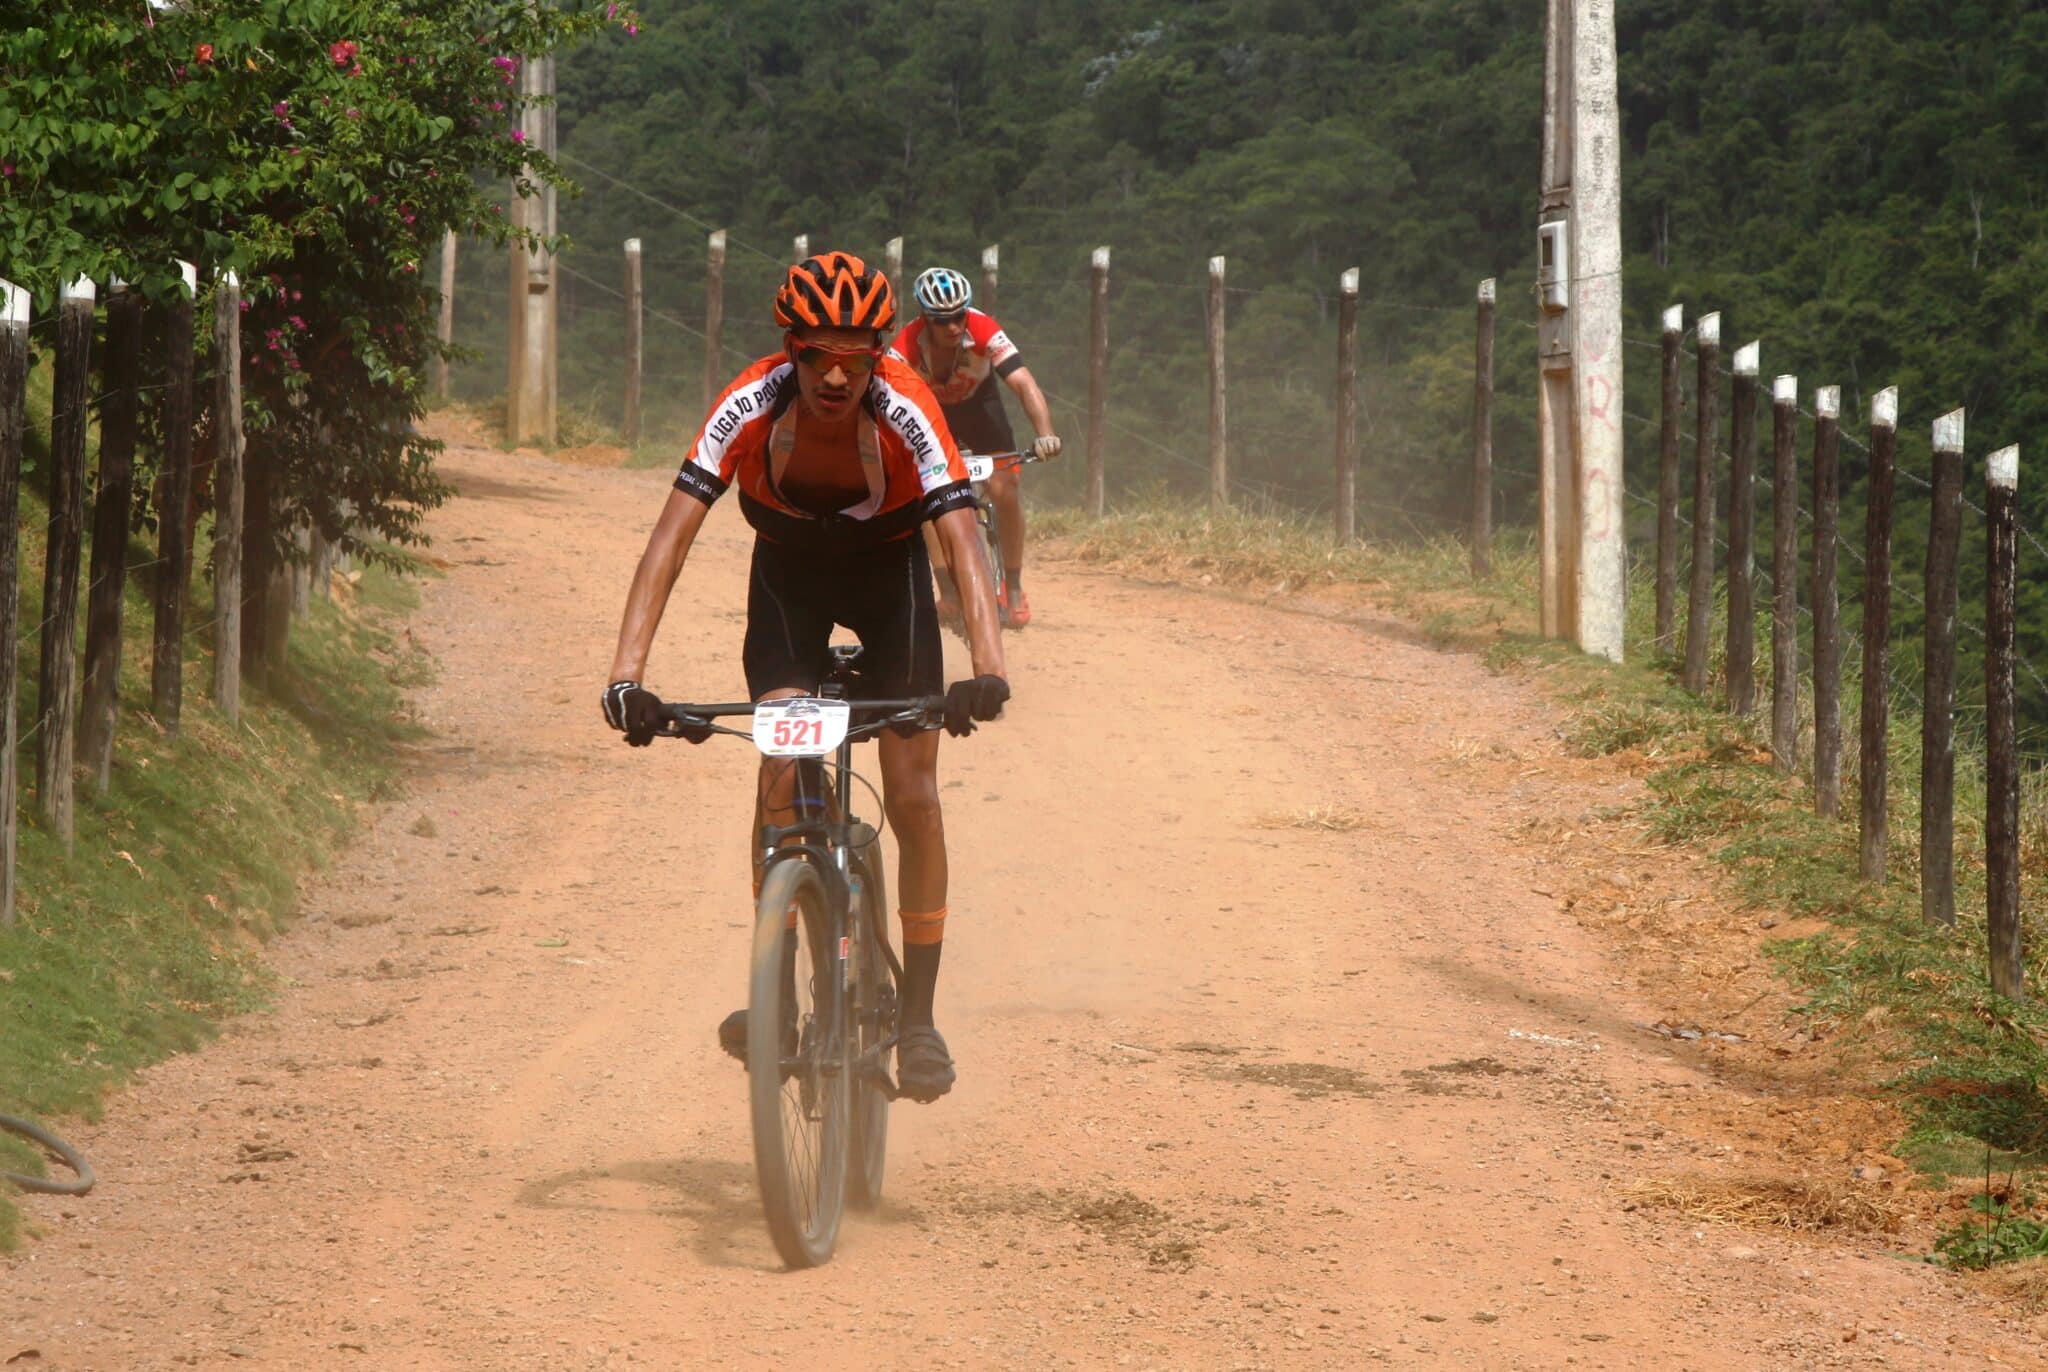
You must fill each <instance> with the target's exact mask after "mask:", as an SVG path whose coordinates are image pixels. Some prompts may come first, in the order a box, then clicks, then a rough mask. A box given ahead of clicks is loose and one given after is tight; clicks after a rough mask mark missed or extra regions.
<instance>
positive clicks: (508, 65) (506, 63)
mask: <svg viewBox="0 0 2048 1372" xmlns="http://www.w3.org/2000/svg"><path fill="white" fill-rule="evenodd" d="M491 65H492V66H494V67H496V68H497V69H498V70H499V71H511V70H512V69H513V68H514V67H516V66H518V65H519V64H518V63H517V62H515V61H513V60H512V59H511V58H509V57H493V58H492V59H491Z"/></svg>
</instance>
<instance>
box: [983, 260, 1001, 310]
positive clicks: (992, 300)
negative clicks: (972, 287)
mask: <svg viewBox="0 0 2048 1372" xmlns="http://www.w3.org/2000/svg"><path fill="white" fill-rule="evenodd" d="M1002 255H1003V250H1002V245H1001V244H999V243H991V244H989V245H988V246H987V247H985V248H983V249H982V250H981V308H982V309H983V310H984V311H986V312H987V313H989V314H994V313H995V308H996V266H997V264H998V263H999V262H1000V261H1001V259H1002Z"/></svg>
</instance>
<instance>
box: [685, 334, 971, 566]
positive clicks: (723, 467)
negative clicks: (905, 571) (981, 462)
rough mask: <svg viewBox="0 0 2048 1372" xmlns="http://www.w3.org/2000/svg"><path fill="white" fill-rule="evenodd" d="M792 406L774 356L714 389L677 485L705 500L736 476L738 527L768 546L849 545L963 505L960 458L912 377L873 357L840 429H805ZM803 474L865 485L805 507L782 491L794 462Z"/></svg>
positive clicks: (785, 365) (785, 376)
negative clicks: (835, 500) (829, 433)
mask: <svg viewBox="0 0 2048 1372" xmlns="http://www.w3.org/2000/svg"><path fill="white" fill-rule="evenodd" d="M808 427H809V422H808V421H807V420H806V418H805V416H804V412H803V406H801V405H800V404H798V403H797V379H796V365H795V364H794V363H792V362H791V361H790V360H789V359H788V357H786V356H784V355H783V354H781V353H777V354H775V355H774V356H772V357H764V358H762V359H761V360H760V361H758V362H755V363H754V364H753V365H752V366H750V367H748V368H747V369H746V370H745V371H743V372H741V373H740V374H739V376H738V378H737V379H735V380H734V381H733V383H732V384H731V385H730V386H728V387H726V388H725V393H724V394H723V395H721V396H719V398H718V403H717V404H715V405H713V406H712V407H711V413H710V415H709V416H707V417H706V418H705V420H704V427H703V429H702V430H700V431H699V433H698V435H697V441H696V442H695V443H693V444H691V445H690V451H689V455H688V456H686V457H685V458H684V459H683V465H682V469H681V470H680V471H679V472H677V473H676V483H675V484H676V489H677V490H679V491H686V492H688V493H689V494H691V495H693V496H696V497H697V498H698V499H699V500H702V501H703V502H704V503H705V504H707V505H709V504H711V503H712V502H713V501H715V500H717V499H718V497H719V496H721V495H723V494H725V489H726V487H727V486H729V485H731V484H732V483H733V482H734V481H735V480H737V481H738V482H739V486H740V509H741V511H742V512H743V513H744V514H745V515H746V518H747V523H749V524H751V525H753V526H754V528H755V529H756V530H758V531H759V532H761V533H762V534H764V535H766V536H767V537H769V538H771V539H773V540H774V541H775V542H777V543H786V544H792V545H795V546H799V547H810V548H817V549H821V550H823V549H837V548H857V547H867V546H872V545H874V544H876V543H881V542H886V541H887V540H889V539H892V538H901V537H903V536H904V535H906V534H908V533H910V531H911V530H913V529H915V528H916V527H917V526H918V525H919V524H920V523H922V522H923V521H924V520H926V519H931V518H935V517H937V516H938V515H941V514H943V513H945V512H946V511H947V510H951V509H965V508H969V507H971V506H972V505H973V504H974V491H973V487H972V486H970V485H969V484H968V480H967V467H966V464H965V463H963V462H962V461H961V460H960V452H959V450H958V448H956V447H955V446H954V443H953V435H952V434H951V432H949V431H948V430H947V428H946V421H945V419H944V417H943V415H942V414H941V412H940V410H939V406H938V402H937V401H936V400H935V399H934V398H933V396H932V393H931V390H930V388H929V387H927V386H926V385H925V384H924V382H923V381H921V380H920V379H919V378H918V376H917V374H916V373H915V372H913V371H911V370H910V368H909V367H906V366H905V365H903V363H901V362H900V361H898V360H896V359H895V358H893V357H883V358H881V359H880V360H879V362H878V364H877V366H876V368H875V371H874V373H873V375H872V376H870V377H869V378H868V389H867V393H866V395H865V396H863V397H862V400H861V415H860V418H859V419H858V420H857V421H856V423H855V425H854V431H853V433H852V434H851V435H838V436H833V437H829V438H828V437H825V436H823V435H820V434H817V433H815V432H811V433H807V432H806V429H807V428H808ZM798 458H800V459H801V461H800V463H799V467H800V469H801V470H802V471H803V472H805V473H807V474H808V475H809V476H810V477H811V478H812V479H813V480H815V479H816V478H817V476H818V475H819V473H820V472H821V471H822V472H825V473H829V474H831V475H833V476H835V477H843V478H845V479H844V480H835V481H832V482H829V483H828V484H830V485H833V486H836V487H839V488H841V489H846V490H858V489H861V488H863V487H865V488H866V490H867V497H866V498H865V499H863V500H857V501H855V502H853V503H852V504H850V505H847V506H845V507H843V508H840V509H824V510H821V509H815V508H810V507H809V506H808V505H806V504H805V503H803V502H802V501H801V499H800V498H795V497H792V496H791V494H790V493H788V492H787V491H785V489H784V476H785V474H787V473H788V472H789V469H790V464H791V462H792V460H793V459H798Z"/></svg>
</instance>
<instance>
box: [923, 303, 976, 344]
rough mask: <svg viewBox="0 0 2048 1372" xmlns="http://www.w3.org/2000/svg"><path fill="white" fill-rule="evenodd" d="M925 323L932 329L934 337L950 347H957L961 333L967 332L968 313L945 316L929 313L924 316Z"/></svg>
mask: <svg viewBox="0 0 2048 1372" xmlns="http://www.w3.org/2000/svg"><path fill="white" fill-rule="evenodd" d="M924 324H925V327H926V328H928V329H930V330H931V331H932V337H934V338H936V339H938V340H939V342H941V343H943V344H945V345H946V346H947V347H949V348H957V347H959V346H960V337H961V335H962V334H965V333H966V332H967V315H966V313H965V312H964V311H963V312H961V313H960V314H956V315H948V316H946V317H944V318H941V317H939V316H938V315H930V314H928V315H926V316H925V317H924Z"/></svg>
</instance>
